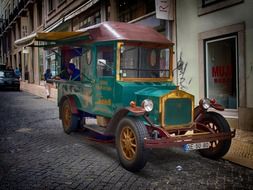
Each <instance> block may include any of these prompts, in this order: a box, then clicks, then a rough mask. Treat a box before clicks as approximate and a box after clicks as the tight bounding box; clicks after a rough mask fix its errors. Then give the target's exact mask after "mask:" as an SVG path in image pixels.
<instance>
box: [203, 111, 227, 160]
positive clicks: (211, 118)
mask: <svg viewBox="0 0 253 190" xmlns="http://www.w3.org/2000/svg"><path fill="white" fill-rule="evenodd" d="M199 122H200V123H202V124H204V125H206V126H207V127H209V128H211V129H212V130H213V131H214V133H222V132H225V133H226V132H231V130H230V127H229V124H228V122H227V121H226V119H225V118H224V117H223V116H221V115H220V114H218V113H216V112H207V113H206V114H205V115H204V117H203V118H202V119H201V120H200V121H199ZM210 143H211V146H210V147H209V148H208V149H201V150H199V152H200V154H201V155H202V156H204V157H207V158H211V159H218V158H221V157H222V156H224V155H225V154H226V153H227V152H228V150H229V148H230V145H231V139H226V140H217V141H213V142H210Z"/></svg>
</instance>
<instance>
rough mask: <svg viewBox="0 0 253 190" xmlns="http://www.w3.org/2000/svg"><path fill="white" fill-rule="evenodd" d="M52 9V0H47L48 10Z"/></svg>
mask: <svg viewBox="0 0 253 190" xmlns="http://www.w3.org/2000/svg"><path fill="white" fill-rule="evenodd" d="M53 9H54V0H48V12H51V11H52V10H53Z"/></svg>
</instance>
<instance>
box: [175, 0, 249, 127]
mask: <svg viewBox="0 0 253 190" xmlns="http://www.w3.org/2000/svg"><path fill="white" fill-rule="evenodd" d="M176 3H177V4H176V12H177V17H176V20H177V51H176V52H177V57H178V63H179V65H180V64H181V68H179V69H181V70H179V73H178V80H179V84H180V85H181V86H182V87H183V88H185V89H186V90H187V91H189V92H191V93H193V94H194V95H195V96H196V99H198V98H199V97H203V96H206V97H212V98H215V99H216V100H217V101H218V102H220V103H222V104H223V105H224V106H225V108H226V109H225V112H224V113H223V114H224V115H225V117H226V118H228V120H229V121H230V122H231V124H232V125H233V126H234V127H236V128H237V127H239V128H242V129H248V130H253V118H252V116H253V99H252V97H253V86H252V83H253V69H252V68H253V57H252V53H251V52H252V49H253V25H252V23H253V17H252V14H251V10H252V8H253V1H251V0H224V1H219V0H192V1H188V0H180V1H176Z"/></svg>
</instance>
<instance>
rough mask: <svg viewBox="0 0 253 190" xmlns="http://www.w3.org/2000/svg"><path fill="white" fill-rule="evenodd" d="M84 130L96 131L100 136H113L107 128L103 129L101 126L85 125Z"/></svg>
mask: <svg viewBox="0 0 253 190" xmlns="http://www.w3.org/2000/svg"><path fill="white" fill-rule="evenodd" d="M83 127H84V128H86V129H89V130H91V131H94V132H96V133H98V134H100V135H105V136H111V133H109V131H108V129H107V128H106V127H101V126H99V125H94V124H93V125H83Z"/></svg>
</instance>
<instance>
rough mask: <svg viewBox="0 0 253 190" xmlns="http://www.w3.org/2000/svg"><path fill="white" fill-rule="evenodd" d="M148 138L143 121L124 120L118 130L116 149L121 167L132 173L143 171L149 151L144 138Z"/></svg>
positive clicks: (129, 118) (128, 118) (131, 118)
mask: <svg viewBox="0 0 253 190" xmlns="http://www.w3.org/2000/svg"><path fill="white" fill-rule="evenodd" d="M147 136H148V132H147V128H146V127H145V125H144V124H143V122H142V121H140V120H138V119H136V118H133V117H125V118H123V119H122V120H121V121H120V123H119V125H118V127H117V130H116V148H117V152H118V157H119V160H120V163H121V165H122V166H123V167H124V168H125V169H127V170H129V171H132V172H137V171H139V170H141V169H142V168H143V167H144V166H145V165H146V162H147V157H148V150H147V149H145V148H144V138H145V137H147Z"/></svg>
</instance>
